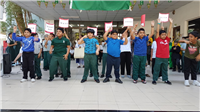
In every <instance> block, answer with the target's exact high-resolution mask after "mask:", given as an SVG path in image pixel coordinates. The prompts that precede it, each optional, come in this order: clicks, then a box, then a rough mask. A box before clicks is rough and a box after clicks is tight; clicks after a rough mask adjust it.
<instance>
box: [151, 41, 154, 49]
mask: <svg viewBox="0 0 200 112" xmlns="http://www.w3.org/2000/svg"><path fill="white" fill-rule="evenodd" d="M154 47H155V41H154V42H153V44H152V46H151V49H153V48H154Z"/></svg>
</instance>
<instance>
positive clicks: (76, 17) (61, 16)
mask: <svg viewBox="0 0 200 112" xmlns="http://www.w3.org/2000/svg"><path fill="white" fill-rule="evenodd" d="M61 17H62V18H79V16H61Z"/></svg>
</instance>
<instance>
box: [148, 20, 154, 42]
mask: <svg viewBox="0 0 200 112" xmlns="http://www.w3.org/2000/svg"><path fill="white" fill-rule="evenodd" d="M154 24H155V22H154V21H151V34H150V35H149V39H150V38H152V36H153V35H154Z"/></svg>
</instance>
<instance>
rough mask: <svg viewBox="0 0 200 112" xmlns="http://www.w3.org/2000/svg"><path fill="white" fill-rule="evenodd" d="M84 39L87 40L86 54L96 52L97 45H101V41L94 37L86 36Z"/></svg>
mask: <svg viewBox="0 0 200 112" xmlns="http://www.w3.org/2000/svg"><path fill="white" fill-rule="evenodd" d="M83 41H84V42H85V53H86V54H96V50H97V48H96V45H99V42H98V41H97V39H95V38H92V39H89V38H85V39H83Z"/></svg>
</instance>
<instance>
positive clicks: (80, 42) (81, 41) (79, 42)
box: [78, 35, 87, 45]
mask: <svg viewBox="0 0 200 112" xmlns="http://www.w3.org/2000/svg"><path fill="white" fill-rule="evenodd" d="M84 38H87V35H85V36H84V37H82V38H81V39H80V40H79V41H78V44H79V45H80V44H83V43H85V42H84V41H83V39H84Z"/></svg>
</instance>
